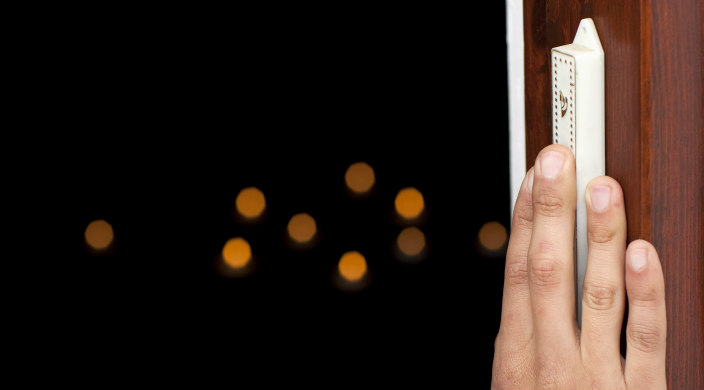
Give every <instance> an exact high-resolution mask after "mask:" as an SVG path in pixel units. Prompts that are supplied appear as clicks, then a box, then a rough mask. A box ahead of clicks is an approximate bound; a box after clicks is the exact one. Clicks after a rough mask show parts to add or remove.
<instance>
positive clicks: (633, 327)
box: [626, 324, 663, 353]
mask: <svg viewBox="0 0 704 390" xmlns="http://www.w3.org/2000/svg"><path fill="white" fill-rule="evenodd" d="M626 334H627V337H628V339H627V340H628V343H629V345H630V346H632V347H633V348H635V349H637V350H639V351H641V352H648V353H651V352H655V351H656V350H657V349H658V348H659V347H660V345H661V344H662V341H663V340H662V339H663V332H662V331H661V330H660V329H658V327H656V326H653V325H647V324H629V326H628V328H627V329H626Z"/></svg>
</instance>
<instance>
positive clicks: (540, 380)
mask: <svg viewBox="0 0 704 390" xmlns="http://www.w3.org/2000/svg"><path fill="white" fill-rule="evenodd" d="M566 372H567V364H565V362H564V361H563V360H561V359H559V358H549V359H545V358H544V359H539V361H538V365H537V372H536V378H535V379H536V385H537V387H538V388H540V389H558V388H564V387H565V373H566Z"/></svg>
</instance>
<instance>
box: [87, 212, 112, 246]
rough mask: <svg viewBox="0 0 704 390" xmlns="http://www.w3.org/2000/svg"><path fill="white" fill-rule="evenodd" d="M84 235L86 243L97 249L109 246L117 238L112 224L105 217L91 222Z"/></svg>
mask: <svg viewBox="0 0 704 390" xmlns="http://www.w3.org/2000/svg"><path fill="white" fill-rule="evenodd" d="M84 235H85V238H86V243H87V244H88V245H90V247H91V248H93V249H96V250H101V249H105V248H107V247H108V246H110V244H111V243H112V240H113V239H114V238H115V235H114V232H113V231H112V226H111V225H110V224H109V223H108V222H107V221H105V220H103V219H98V220H95V221H93V222H91V223H89V224H88V227H86V231H85V233H84Z"/></svg>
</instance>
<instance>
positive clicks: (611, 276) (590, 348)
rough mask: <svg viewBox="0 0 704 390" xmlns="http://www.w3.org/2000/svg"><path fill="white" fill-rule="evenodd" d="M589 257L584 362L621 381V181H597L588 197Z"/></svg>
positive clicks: (623, 244)
mask: <svg viewBox="0 0 704 390" xmlns="http://www.w3.org/2000/svg"><path fill="white" fill-rule="evenodd" d="M585 202H586V206H587V243H588V247H589V256H588V260H587V271H586V274H585V277H584V289H583V292H582V332H581V353H582V359H583V360H584V361H585V362H586V363H587V365H588V366H589V367H591V368H592V369H594V370H595V372H596V373H600V374H601V375H603V376H604V377H614V378H616V377H618V378H620V377H621V373H622V370H621V364H620V363H621V353H620V335H621V323H622V321H623V312H624V306H625V284H624V276H623V273H624V258H625V252H626V213H625V209H624V203H623V191H622V190H621V186H620V185H619V184H618V182H616V180H614V179H612V178H610V177H606V176H602V177H597V178H595V179H594V180H592V181H591V182H590V183H589V185H588V186H587V189H586V193H585Z"/></svg>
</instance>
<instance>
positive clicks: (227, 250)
mask: <svg viewBox="0 0 704 390" xmlns="http://www.w3.org/2000/svg"><path fill="white" fill-rule="evenodd" d="M222 259H223V260H224V261H225V264H227V265H228V266H230V267H231V268H234V269H241V268H244V267H245V266H246V265H247V263H249V261H250V260H251V259H252V248H251V247H250V246H249V243H248V242H247V241H246V240H245V239H244V238H242V237H236V238H231V239H229V240H227V242H226V243H225V246H224V247H223V248H222Z"/></svg>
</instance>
